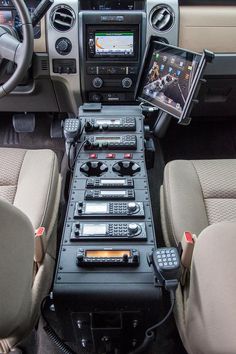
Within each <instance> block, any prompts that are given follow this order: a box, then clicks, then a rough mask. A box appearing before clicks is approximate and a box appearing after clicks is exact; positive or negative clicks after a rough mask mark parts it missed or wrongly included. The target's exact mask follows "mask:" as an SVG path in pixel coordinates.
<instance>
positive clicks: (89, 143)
mask: <svg viewBox="0 0 236 354" xmlns="http://www.w3.org/2000/svg"><path fill="white" fill-rule="evenodd" d="M84 149H85V150H100V149H104V150H106V149H107V150H114V149H117V150H136V149H137V137H136V135H121V136H119V135H113V136H111V135H97V136H87V137H86V143H85V144H84Z"/></svg>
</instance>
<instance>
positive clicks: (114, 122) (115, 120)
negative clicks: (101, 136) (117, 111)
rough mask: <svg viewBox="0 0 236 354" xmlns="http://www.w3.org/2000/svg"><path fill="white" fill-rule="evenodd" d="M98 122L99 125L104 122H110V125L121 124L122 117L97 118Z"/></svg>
mask: <svg viewBox="0 0 236 354" xmlns="http://www.w3.org/2000/svg"><path fill="white" fill-rule="evenodd" d="M96 123H97V124H99V125H102V124H108V125H112V124H121V119H97V120H96Z"/></svg>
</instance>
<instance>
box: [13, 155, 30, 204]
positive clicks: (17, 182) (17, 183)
mask: <svg viewBox="0 0 236 354" xmlns="http://www.w3.org/2000/svg"><path fill="white" fill-rule="evenodd" d="M26 154H27V150H25V152H24V157H23V160H22V164H21V167H20V170H19V173H18V176H17V180H16V191H15V195H14V199H13V205H14V204H15V199H16V194H17V189H18V185H19V177H20V173H21V170H22V166H23V164H24V161H25V157H26Z"/></svg>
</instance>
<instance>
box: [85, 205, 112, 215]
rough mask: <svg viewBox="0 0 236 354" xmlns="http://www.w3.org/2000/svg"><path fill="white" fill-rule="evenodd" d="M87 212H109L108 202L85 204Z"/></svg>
mask: <svg viewBox="0 0 236 354" xmlns="http://www.w3.org/2000/svg"><path fill="white" fill-rule="evenodd" d="M85 213H86V214H99V213H101V214H106V213H107V203H91V204H88V203H87V204H86V205H85Z"/></svg>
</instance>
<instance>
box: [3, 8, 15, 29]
mask: <svg viewBox="0 0 236 354" xmlns="http://www.w3.org/2000/svg"><path fill="white" fill-rule="evenodd" d="M0 24H1V25H6V26H13V16H12V11H8V10H6V11H5V10H4V11H0Z"/></svg>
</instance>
